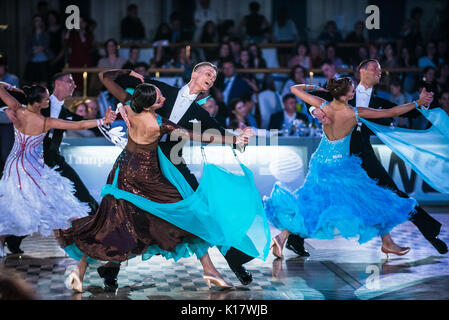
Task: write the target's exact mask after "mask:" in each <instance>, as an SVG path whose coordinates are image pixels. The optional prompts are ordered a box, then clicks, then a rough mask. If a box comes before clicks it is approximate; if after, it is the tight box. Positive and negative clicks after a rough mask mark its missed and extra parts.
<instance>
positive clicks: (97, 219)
mask: <svg viewBox="0 0 449 320" xmlns="http://www.w3.org/2000/svg"><path fill="white" fill-rule="evenodd" d="M130 75H131V76H135V77H138V78H140V79H141V76H140V75H138V74H136V73H134V72H132V73H131V74H130ZM101 78H102V77H101ZM102 81H103V83H104V84H105V86H106V87H107V88H108V89H110V88H111V87H113V88H114V89H115V91H117V90H118V91H120V90H121V91H122V92H123V99H120V100H121V101H128V100H129V99H130V100H131V101H130V103H129V104H130V105H126V106H125V108H126V113H127V115H128V120H129V122H130V127H129V136H128V143H127V145H126V148H125V149H124V150H123V152H122V153H121V154H120V156H119V157H118V158H117V160H116V162H115V164H114V166H113V168H112V170H111V172H110V174H109V176H108V179H107V184H108V185H115V186H117V188H118V189H120V190H124V191H127V192H129V193H132V194H134V195H137V196H140V197H143V198H146V199H148V200H151V201H154V202H157V203H164V204H165V203H174V202H179V201H181V200H183V197H182V196H181V194H180V193H179V191H178V189H177V188H176V187H175V186H174V185H172V184H171V183H170V182H169V180H167V178H166V177H165V176H164V175H163V173H162V172H161V168H160V163H159V160H158V141H159V139H160V137H161V136H162V135H164V134H166V133H174V134H178V135H180V136H183V137H185V138H188V139H191V140H192V139H194V140H197V139H198V138H196V137H195V135H193V133H192V132H191V131H187V130H185V129H182V128H180V127H178V126H177V125H176V124H174V123H172V122H170V121H169V120H166V119H162V118H161V117H160V116H158V115H156V113H155V110H156V109H158V108H160V107H162V106H163V104H164V101H165V98H164V97H163V96H162V94H161V92H160V90H159V89H158V88H157V87H155V86H154V85H150V84H145V83H143V84H140V85H138V86H137V87H136V89H135V91H134V93H133V95H132V96H131V95H130V94H129V93H128V92H126V91H125V90H123V89H122V88H120V87H119V85H118V84H117V83H115V82H114V81H113V80H112V79H111V78H104V79H102ZM110 91H111V90H110ZM200 140H201V141H202V142H212V141H214V140H215V141H216V142H218V143H225V144H233V143H236V142H240V141H244V142H246V143H247V141H248V135H247V134H246V133H243V134H242V135H241V136H239V137H237V136H216V135H215V136H214V135H210V134H203V135H202V137H201V139H200ZM118 168H119V169H120V170H119V171H118V174H117V176H116V171H117V169H118ZM211 228H213V226H211ZM55 235H56V238H57V239H58V241H59V243H60V245H61V247H63V248H64V250H65V251H66V252H67V253H68V254H69V256H71V257H72V258H75V259H78V260H80V263H79V264H78V267H77V268H76V269H75V270H74V271H73V272H72V273H71V274H70V276H69V278H68V281H67V282H66V283H67V286H68V287H69V288H72V289H73V290H75V291H77V292H82V281H83V277H84V274H85V272H86V268H87V266H88V263H90V262H92V260H90V259H98V260H102V261H109V265H111V264H112V263H120V262H122V261H126V260H128V259H130V258H133V257H135V256H136V255H143V257H142V258H143V259H145V258H149V257H151V256H152V255H154V254H162V255H163V256H164V257H166V258H173V259H175V260H177V259H179V258H181V257H188V256H191V255H192V253H195V254H196V255H197V257H199V258H200V259H199V260H200V262H201V264H202V266H203V269H204V276H203V277H204V280H205V281H206V282H207V283H208V285H209V287H210V284H211V283H213V284H215V285H216V286H218V287H220V288H230V287H232V284H229V283H228V282H226V281H225V280H224V279H223V278H222V277H221V275H220V273H219V272H218V271H217V269H216V268H215V267H214V265H213V263H212V261H211V260H210V257H209V254H208V253H207V247H208V246H207V247H206V250H205V246H204V240H202V239H200V238H199V237H197V236H196V235H194V234H192V233H190V232H188V231H185V230H183V229H181V228H178V227H177V226H175V225H173V224H171V223H169V222H168V221H166V220H164V219H161V218H159V217H158V216H156V215H153V214H151V213H149V212H148V211H145V210H142V209H140V208H138V207H137V206H136V205H134V204H132V203H131V202H129V201H125V200H124V199H116V198H115V197H114V196H112V195H110V194H108V195H105V196H104V197H103V199H102V201H101V204H100V207H99V209H98V211H97V213H96V214H95V215H94V216H89V217H85V218H81V219H78V220H75V221H73V222H72V225H71V228H70V229H67V230H61V229H59V230H56V231H55ZM201 242H203V243H201ZM148 248H153V249H151V252H149V250H148ZM154 248H156V249H154ZM145 255H147V256H146V257H145Z"/></svg>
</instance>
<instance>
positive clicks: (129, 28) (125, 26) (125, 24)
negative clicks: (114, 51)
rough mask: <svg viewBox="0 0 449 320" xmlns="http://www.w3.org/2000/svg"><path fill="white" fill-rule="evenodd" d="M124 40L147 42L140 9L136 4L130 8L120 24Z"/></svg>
mask: <svg viewBox="0 0 449 320" xmlns="http://www.w3.org/2000/svg"><path fill="white" fill-rule="evenodd" d="M120 36H121V39H122V40H145V26H144V25H143V23H142V21H141V20H140V19H139V16H138V7H137V5H135V4H130V5H129V6H128V14H127V16H126V17H125V18H123V20H122V22H121V24H120Z"/></svg>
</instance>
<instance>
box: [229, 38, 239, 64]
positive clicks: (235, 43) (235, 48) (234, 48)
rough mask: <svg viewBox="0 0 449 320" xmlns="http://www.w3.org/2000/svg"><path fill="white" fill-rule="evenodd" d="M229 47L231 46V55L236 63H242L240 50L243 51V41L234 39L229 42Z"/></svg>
mask: <svg viewBox="0 0 449 320" xmlns="http://www.w3.org/2000/svg"><path fill="white" fill-rule="evenodd" d="M229 45H230V46H231V55H232V58H233V59H234V61H235V63H239V62H240V50H241V49H242V40H240V38H237V37H234V38H231V39H230V40H229Z"/></svg>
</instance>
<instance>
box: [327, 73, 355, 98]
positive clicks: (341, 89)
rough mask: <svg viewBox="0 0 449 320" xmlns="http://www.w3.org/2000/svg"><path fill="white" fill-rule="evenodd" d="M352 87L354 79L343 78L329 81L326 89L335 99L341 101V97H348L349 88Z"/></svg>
mask: <svg viewBox="0 0 449 320" xmlns="http://www.w3.org/2000/svg"><path fill="white" fill-rule="evenodd" d="M351 85H352V79H351V78H348V77H343V78H339V79H335V78H331V79H329V80H328V81H327V85H326V89H327V90H329V93H330V94H331V95H332V97H334V99H337V100H338V99H340V97H342V96H344V95H346V94H347V93H348V91H349V88H350V87H351Z"/></svg>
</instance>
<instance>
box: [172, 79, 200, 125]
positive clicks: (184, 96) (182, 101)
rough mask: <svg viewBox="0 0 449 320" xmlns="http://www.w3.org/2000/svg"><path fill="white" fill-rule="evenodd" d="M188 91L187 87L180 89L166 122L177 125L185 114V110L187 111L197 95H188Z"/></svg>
mask: <svg viewBox="0 0 449 320" xmlns="http://www.w3.org/2000/svg"><path fill="white" fill-rule="evenodd" d="M189 90H190V89H189V86H188V85H185V86H184V87H182V88H181V90H179V92H178V96H177V97H176V101H175V105H174V106H173V109H172V111H171V114H170V118H168V120H170V121H172V122H174V123H178V122H179V120H181V118H182V117H183V116H184V114H185V113H186V112H187V109H189V107H190V105H191V104H192V103H193V101H195V99H196V97H198V94H190V92H189Z"/></svg>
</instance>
